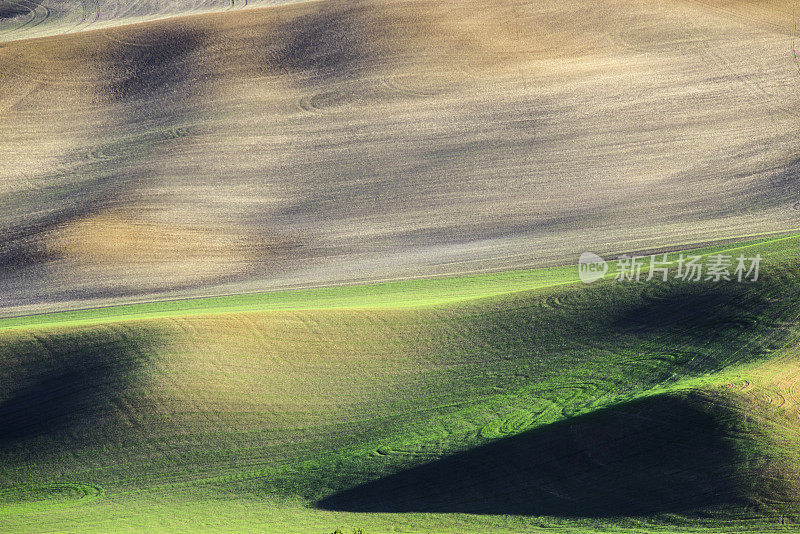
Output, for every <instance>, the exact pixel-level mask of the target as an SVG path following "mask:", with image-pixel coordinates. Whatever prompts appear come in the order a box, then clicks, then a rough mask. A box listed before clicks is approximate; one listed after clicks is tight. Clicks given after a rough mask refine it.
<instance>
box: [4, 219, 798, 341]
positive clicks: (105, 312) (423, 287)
mask: <svg viewBox="0 0 800 534" xmlns="http://www.w3.org/2000/svg"><path fill="white" fill-rule="evenodd" d="M791 239H800V233H792V234H789V235H785V234H784V235H780V236H778V237H761V238H757V239H749V240H745V241H740V242H733V243H732V242H730V240H727V241H726V242H725V244H721V245H710V246H702V247H697V248H686V249H683V250H676V249H674V248H671V249H666V248H665V249H663V250H662V251H655V252H653V251H651V252H648V254H661V253H663V252H665V251H669V252H672V253H677V252H685V253H691V254H693V255H698V256H703V257H706V256H709V255H711V254H719V253H729V252H734V251H740V250H743V249H746V248H750V247H755V246H768V245H773V244H776V243H779V242H783V241H788V240H791ZM608 257H614V256H608ZM608 263H609V270H608V272H607V273H606V274H605V278H610V277H612V276H613V275H614V274H615V273H616V271H617V269H616V267H617V265H616V264H617V262H616V261H615V260H611V261H609V262H608ZM580 283H581V282H580V280H579V278H578V269H577V264H571V265H562V266H557V267H542V268H530V269H520V270H511V271H500V272H493V273H480V274H462V275H451V276H444V277H438V278H410V279H405V280H395V281H384V282H373V283H361V284H353V285H339V286H328V287H314V288H299V289H283V290H274V291H267V292H261V293H243V294H233V295H219V296H208V297H191V298H183V299H174V300H161V301H148V302H138V303H131V304H116V305H110V306H100V307H92V308H81V309H72V310H64V311H54V312H46V313H39V314H28V315H19V316H11V317H3V318H0V330H7V329H19V328H31V327H38V326H62V325H74V326H79V325H86V324H98V323H104V322H119V321H133V320H140V319H155V318H167V317H179V316H195V315H213V314H227V313H242V312H255V311H282V310H284V311H289V310H297V311H300V310H320V309H402V308H416V307H422V306H435V305H444V304H453V303H458V302H464V301H470V300H476V299H481V298H489V297H497V296H503V295H511V294H513V293H519V292H524V291H532V290H539V289H546V288H552V287H559V286H566V285H570V284H580Z"/></svg>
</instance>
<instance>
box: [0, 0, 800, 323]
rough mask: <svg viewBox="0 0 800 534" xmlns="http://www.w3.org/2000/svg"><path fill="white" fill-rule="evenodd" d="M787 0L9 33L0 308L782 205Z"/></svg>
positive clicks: (371, 275) (487, 259)
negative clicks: (29, 37) (43, 34)
mask: <svg viewBox="0 0 800 534" xmlns="http://www.w3.org/2000/svg"><path fill="white" fill-rule="evenodd" d="M3 5H12V4H10V3H8V2H6V3H4V4H3ZM14 5H17V4H14ZM42 5H44V4H42ZM103 5H105V4H103ZM73 8H74V9H76V10H78V9H80V6H79V5H75V6H73ZM173 8H174V6H173V7H170V8H169V9H173ZM109 9H110V12H109V13H118V12H123V11H125V10H124V9H122V8H121V7H119V6H117V7H113V6H112V7H110V8H109ZM136 9H138V8H136ZM142 9H144V7H142ZM164 9H167V8H166V7H165V8H164ZM175 9H177V8H175ZM796 9H797V7H796V3H795V2H790V1H782V2H780V1H773V2H744V1H736V2H731V1H726V2H721V1H715V2H684V1H669V2H667V1H665V2H636V1H630V0H624V1H614V2H602V3H599V2H589V1H565V2H553V3H549V2H516V1H505V0H503V1H492V2H459V3H458V4H457V5H445V4H441V3H438V2H430V1H402V2H389V1H358V2H310V3H302V4H296V5H290V6H280V7H270V8H264V9H252V10H244V11H237V12H231V13H217V14H207V15H198V16H192V17H183V18H181V17H176V18H170V19H167V20H160V21H154V22H148V23H142V24H133V25H117V26H113V27H106V28H103V29H98V30H90V31H81V32H77V33H69V34H66V35H57V36H52V37H46V38H38V39H33V40H25V39H23V38H24V37H26V36H27V35H28V33H26V32H25V30H24V28H21V29H20V30H19V31H16V32H15V33H13V34H12V33H7V34H6V33H4V34H3V35H6V36H7V37H8V36H13V37H14V38H16V39H17V40H11V41H8V42H5V43H3V44H0V199H2V201H1V202H0V235H1V236H2V239H3V248H2V252H0V262H2V265H3V266H4V268H3V269H2V273H1V274H0V295H2V300H0V305H2V306H3V307H4V308H5V309H6V311H7V312H8V313H11V312H13V311H14V309H15V308H16V309H17V311H21V310H22V308H20V307H22V306H26V305H30V304H34V303H37V304H44V303H47V304H53V305H57V303H66V302H69V301H75V300H86V299H92V298H94V299H108V298H111V297H134V296H135V297H141V296H144V295H149V294H153V293H156V292H161V293H163V292H167V293H169V294H173V295H178V294H180V295H184V294H200V293H228V292H240V291H253V290H262V289H268V288H274V287H286V286H294V285H309V284H324V283H331V282H342V281H352V280H372V279H383V278H402V277H409V276H419V275H432V274H440V273H457V272H464V271H473V270H481V269H498V268H508V267H514V266H523V265H524V266H528V265H530V266H534V265H549V264H554V263H565V262H567V263H571V262H573V261H574V260H575V258H576V257H577V255H578V254H579V253H580V252H583V251H584V250H593V251H595V252H598V253H611V252H613V253H617V252H623V251H631V250H643V249H648V248H657V247H664V246H670V245H680V244H686V243H695V242H703V241H713V240H718V239H725V238H733V237H738V236H743V235H750V234H757V233H762V232H771V231H783V230H789V229H794V228H796V227H798V226H800V224H798V222H797V216H798V213H800V211H798V205H797V203H798V201H799V200H800V199H798V197H797V192H796V191H795V181H794V177H795V176H796V173H797V169H798V168H799V167H798V166H800V163H798V141H797V139H798V130H799V129H800V120H798V113H800V111H798V110H800V105H798V104H800V89H799V88H798V83H797V82H798V78H800V70H799V69H800V67H798V60H797V58H796V56H795V52H794V51H795V48H794V46H795V43H794V41H795V38H796V37H795V35H796V28H795V23H796V17H795V10H796ZM101 12H102V10H101ZM109 17H111V14H109ZM101 18H102V17H101ZM121 20H125V19H121ZM3 24H4V25H5V24H7V23H6V22H4V23H3ZM43 24H44V23H43ZM9 27H10V26H9ZM59 27H60V26H59ZM82 27H83V26H80V28H82ZM91 27H92V26H88V28H89V29H91ZM53 28H56V26H53ZM64 28H65V29H69V28H68V27H64ZM73 29H74V28H73ZM30 35H35V33H34V32H33V31H32V32H31V33H30ZM9 38H10V37H9Z"/></svg>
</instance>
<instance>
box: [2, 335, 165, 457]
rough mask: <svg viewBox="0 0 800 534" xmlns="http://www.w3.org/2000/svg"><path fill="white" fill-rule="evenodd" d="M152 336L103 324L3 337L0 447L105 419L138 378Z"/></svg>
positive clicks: (78, 427) (84, 426)
mask: <svg viewBox="0 0 800 534" xmlns="http://www.w3.org/2000/svg"><path fill="white" fill-rule="evenodd" d="M157 339H158V336H157V335H156V334H155V333H154V332H149V331H148V330H147V329H139V330H138V331H134V330H133V329H131V328H123V327H118V328H111V327H105V328H95V329H90V330H85V331H78V332H64V333H59V334H51V335H47V334H37V335H31V336H30V337H27V336H26V338H23V339H15V340H12V341H5V340H4V341H3V342H2V343H0V362H3V364H4V366H5V367H6V369H5V372H3V373H2V374H0V378H1V379H2V380H0V449H2V448H4V446H7V445H11V444H14V443H18V442H20V441H23V440H27V439H30V438H36V437H39V436H54V435H56V434H58V433H60V432H65V431H75V430H78V429H88V430H90V431H91V429H92V428H94V427H95V426H96V425H97V424H98V423H100V422H101V421H104V420H107V419H108V417H109V411H110V410H112V409H113V406H114V401H115V400H117V401H119V400H120V399H121V398H123V397H124V395H125V391H126V389H128V388H132V387H135V386H136V384H137V383H138V381H139V380H140V379H141V373H140V371H141V370H142V369H143V368H144V367H145V366H146V365H147V362H148V361H149V354H151V353H152V352H151V349H152V347H153V346H154V344H155V343H157V342H158V341H157ZM20 363H21V365H19V364H20ZM15 364H16V365H15Z"/></svg>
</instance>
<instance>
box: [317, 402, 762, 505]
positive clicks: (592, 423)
mask: <svg viewBox="0 0 800 534" xmlns="http://www.w3.org/2000/svg"><path fill="white" fill-rule="evenodd" d="M731 413H733V412H731V411H729V410H728V408H727V407H726V406H725V405H724V404H718V403H717V402H709V400H708V399H705V398H703V397H702V396H701V395H700V394H698V393H690V394H686V395H660V396H654V397H650V398H646V399H641V400H637V401H634V402H630V403H626V404H624V405H618V406H615V407H612V408H608V409H604V410H601V411H598V412H593V413H591V414H587V415H584V416H580V417H576V418H574V419H571V420H569V421H563V422H560V423H555V424H552V425H549V426H546V427H543V428H540V429H537V430H533V431H529V432H526V433H524V434H520V435H517V436H514V437H510V438H505V439H502V440H500V441H497V442H493V443H490V444H488V445H484V446H481V447H479V448H476V449H473V450H470V451H467V452H464V453H460V454H457V455H455V456H452V457H449V458H446V459H443V460H440V461H436V462H434V463H431V464H427V465H423V466H420V467H417V468H414V469H411V470H409V471H405V472H401V473H399V474H396V475H393V476H389V477H386V478H383V479H379V480H376V481H374V482H370V483H367V484H364V485H362V486H359V487H356V488H353V489H350V490H347V491H344V492H341V493H338V494H336V495H333V496H331V497H328V498H326V499H323V500H321V501H319V502H318V503H317V504H318V506H319V507H320V508H322V509H326V510H339V511H349V512H423V513H472V514H511V515H534V516H535V515H553V516H567V517H613V516H635V515H649V514H657V513H672V512H691V511H696V510H702V509H708V508H713V507H718V506H737V505H738V506H740V505H746V504H747V502H748V498H747V495H746V491H744V490H742V489H741V488H743V487H745V486H746V485H745V484H744V482H745V480H744V477H746V476H747V474H746V473H745V472H744V470H743V469H742V468H741V467H740V465H741V462H742V461H743V459H742V457H741V456H740V454H739V453H738V452H737V449H736V447H735V442H733V441H731V440H730V439H729V436H728V435H727V434H726V431H725V425H726V420H729V419H730V418H731V416H730V415H729V414H731Z"/></svg>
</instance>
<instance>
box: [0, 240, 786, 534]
mask: <svg viewBox="0 0 800 534" xmlns="http://www.w3.org/2000/svg"><path fill="white" fill-rule="evenodd" d="M798 247H800V238H798V237H788V238H781V239H771V240H760V241H756V242H752V243H751V244H745V245H739V246H738V247H736V248H734V249H730V247H729V248H728V249H723V250H730V251H731V253H732V252H734V251H741V252H747V253H748V254H755V253H758V254H761V255H762V256H763V257H764V258H769V260H768V261H767V262H766V263H765V266H764V270H763V272H762V274H761V276H760V279H759V281H758V282H755V283H744V282H743V283H739V282H736V281H732V282H721V283H714V282H680V281H674V282H666V283H665V282H661V281H652V282H648V283H633V282H631V283H624V282H614V281H613V280H607V281H605V282H599V283H597V284H594V285H589V286H587V285H584V284H581V283H577V285H576V284H575V283H563V284H560V285H556V286H550V287H541V288H539V289H528V290H526V289H521V290H520V291H516V292H513V293H498V294H495V295H494V296H492V295H491V294H488V295H487V294H486V293H485V292H484V291H483V290H481V289H480V288H481V285H480V281H481V280H482V279H483V278H487V277H491V275H481V276H478V277H475V278H476V279H477V280H478V281H479V282H475V280H474V279H473V281H472V284H471V286H469V285H467V284H466V282H465V281H464V280H463V279H455V281H453V280H451V279H442V280H440V281H438V282H435V283H432V284H433V285H432V287H428V288H427V289H426V290H425V292H427V293H431V294H435V291H436V289H437V288H436V285H437V284H438V285H440V286H445V287H452V286H453V285H462V287H464V288H465V290H467V291H469V289H466V288H470V287H471V288H472V290H474V289H475V288H476V287H477V288H479V290H478V291H475V295H476V296H475V298H465V299H463V300H460V301H457V302H451V303H435V302H434V303H427V304H425V303H416V304H414V303H411V304H408V305H406V306H402V307H393V306H391V302H392V300H391V299H388V300H387V303H388V305H386V304H385V305H380V304H376V303H374V302H370V301H369V295H370V292H371V289H370V287H369V286H356V287H359V288H360V290H361V291H362V292H363V295H365V296H366V300H365V301H364V302H363V304H362V305H360V306H359V305H357V303H356V302H354V301H353V300H347V299H352V298H353V297H352V296H347V295H345V296H344V297H342V298H344V299H345V300H343V301H342V305H341V306H329V303H330V301H329V299H331V298H335V297H336V295H335V293H337V292H341V293H345V294H346V293H348V292H350V293H352V292H353V291H354V290H353V289H352V288H339V289H332V290H329V291H330V292H332V293H333V296H332V295H331V294H328V295H326V296H322V297H320V296H319V295H317V297H316V298H317V299H318V300H315V298H314V297H313V296H309V295H306V296H305V298H303V300H304V302H305V305H306V306H305V308H303V309H287V308H286V307H284V308H281V307H280V306H278V307H276V308H275V309H271V310H269V309H268V310H261V311H242V310H237V309H232V310H226V309H224V308H220V307H214V306H209V307H207V308H205V309H198V310H195V312H194V313H193V314H184V315H180V314H178V315H175V314H168V315H163V316H152V317H149V316H148V315H147V314H148V313H149V312H150V311H151V310H136V311H132V312H131V313H130V314H128V315H127V316H126V317H122V318H121V317H120V315H116V316H115V315H114V313H113V312H110V311H106V316H105V317H95V318H91V320H89V319H87V318H86V317H83V318H82V317H76V316H74V315H73V316H70V315H66V316H62V318H63V319H64V320H62V321H60V322H56V321H54V320H53V319H52V318H48V317H47V316H45V317H43V318H41V319H40V317H39V316H31V317H28V318H27V319H26V324H22V323H20V322H17V323H16V324H14V323H13V322H6V323H2V324H0V327H2V328H1V329H0V357H1V358H2V362H3V365H2V376H0V385H2V389H0V427H2V428H3V429H4V432H3V436H2V457H3V462H2V466H3V467H2V470H0V477H1V479H0V480H2V487H3V488H4V489H3V490H2V491H1V492H0V496H2V498H3V502H4V503H5V504H6V506H3V508H0V510H2V512H0V515H2V518H3V522H4V524H5V525H6V527H7V528H6V530H8V531H17V530H18V531H25V530H29V529H30V528H33V527H34V526H36V528H43V529H48V528H52V529H58V528H63V526H64V525H66V524H72V525H75V528H76V529H78V530H81V531H87V532H89V531H94V530H107V529H109V528H111V529H113V530H121V531H124V530H132V531H133V530H142V529H146V530H159V529H162V530H165V531H176V530H196V529H204V530H219V531H232V530H247V531H252V529H259V530H261V531H265V532H332V531H333V530H334V529H335V528H337V527H338V526H342V525H347V526H352V527H353V528H364V529H365V531H366V532H371V531H374V532H384V531H388V530H389V529H390V528H395V527H393V526H392V525H395V526H397V525H400V528H402V529H403V531H408V532H425V531H430V530H431V529H433V530H436V531H437V532H445V531H452V532H464V531H470V532H483V531H491V532H506V531H507V532H519V531H520V530H525V531H535V530H536V529H537V528H547V529H552V528H560V529H562V530H563V531H577V530H581V531H594V530H596V529H600V530H603V529H612V530H613V529H616V528H620V529H622V528H629V529H630V528H633V529H634V530H635V528H641V529H644V530H646V531H648V532H652V531H657V530H667V531H672V532H675V531H678V530H687V531H692V529H696V528H703V529H704V530H707V531H717V530H718V531H725V532H731V531H736V530H740V529H741V530H747V531H751V530H752V529H758V528H761V529H764V530H767V531H768V530H770V529H778V528H780V527H781V525H783V524H791V523H787V522H793V521H795V520H796V519H797V517H798V512H799V510H800V509H799V508H798V507H800V502H798V501H797V491H796V487H797V484H798V481H800V473H798V472H797V465H800V464H798V460H800V459H798V458H797V452H796V451H797V446H796V444H797V435H798V428H800V427H798V419H797V402H798V399H797V388H796V383H797V381H798V378H799V377H800V374H798V369H797V364H796V356H797V350H798V345H797V343H798V335H800V330H798V327H797V325H798V317H800V301H798V293H797V291H795V290H794V289H793V288H794V286H795V284H796V283H797V278H798V276H799V275H798V270H797V269H798V265H797V262H796V255H797V251H798ZM711 252H714V253H719V249H718V250H710V251H708V252H707V253H709V254H710V253H711ZM737 253H738V252H737ZM565 282H567V281H566V280H565ZM490 283H491V281H490ZM484 288H485V286H484ZM403 289H404V288H400V289H399V290H398V291H397V294H400V293H402V291H403ZM289 293H291V292H289ZM262 298H267V299H268V298H270V297H269V294H267V295H266V296H264V297H262ZM84 313H87V312H84ZM138 314H141V315H138ZM115 317H116V319H115ZM6 321H10V320H6ZM141 510H146V512H144V513H140V511H141ZM453 514H455V515H453ZM465 514H466V515H465ZM637 525H638V526H637Z"/></svg>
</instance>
